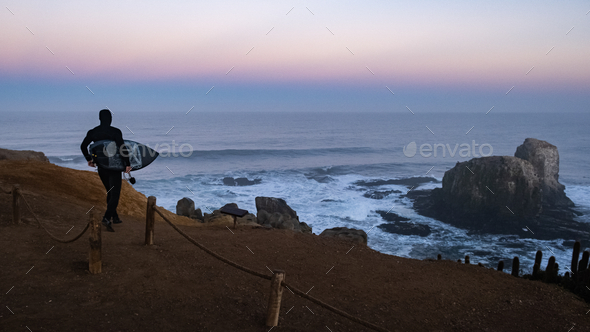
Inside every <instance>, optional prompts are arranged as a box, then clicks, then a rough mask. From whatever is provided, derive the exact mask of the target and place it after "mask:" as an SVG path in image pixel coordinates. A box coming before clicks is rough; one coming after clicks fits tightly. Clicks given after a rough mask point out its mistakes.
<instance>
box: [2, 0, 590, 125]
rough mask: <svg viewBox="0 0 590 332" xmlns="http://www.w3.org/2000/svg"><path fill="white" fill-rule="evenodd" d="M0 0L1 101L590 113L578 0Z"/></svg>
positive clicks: (55, 105) (588, 43)
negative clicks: (192, 0)
mask: <svg viewBox="0 0 590 332" xmlns="http://www.w3.org/2000/svg"><path fill="white" fill-rule="evenodd" d="M2 7H5V8H0V27H1V28H0V45H1V50H0V99H1V100H2V103H0V111H5V110H17V111H20V110H22V111H27V110H44V109H45V110H48V111H52V110H80V111H90V110H92V111H96V110H98V109H100V108H105V107H107V106H108V107H109V108H111V109H112V110H113V111H114V112H116V111H162V110H165V111H170V112H180V113H183V112H187V111H188V110H189V109H191V108H192V107H193V106H194V109H193V110H192V111H194V112H199V111H232V112H235V111H330V112H341V111H345V112H364V111H371V112H375V111H377V112H410V111H409V110H408V108H409V109H411V110H412V111H413V112H469V113H482V114H485V113H486V112H487V111H488V110H489V109H490V108H491V107H492V106H494V110H493V111H492V112H493V113H501V112H585V111H589V110H590V109H589V108H590V106H589V105H590V95H589V94H588V91H590V65H589V60H588V59H590V14H588V11H590V4H588V2H586V1H569V2H567V3H565V2H542V3H540V2H537V1H519V2H511V1H495V2H489V1H452V2H451V1H445V2H440V1H420V2H419V3H416V2H411V1H403V2H386V1H362V2H359V1H321V2H292V3H291V2H279V1H256V2H252V1H249V2H241V1H221V2H215V1H212V2H204V1H203V2H188V1H166V2H149V3H148V2H142V1H125V2H121V1H101V2H92V3H88V2H76V1H60V2H47V1H28V2H26V4H24V3H22V2H19V1H5V2H4V5H3V6H2ZM572 27H573V29H572ZM66 66H67V68H66ZM533 66H534V68H533ZM68 68H69V69H68ZM531 69H532V70H531ZM72 73H73V74H72ZM527 73H528V74H527ZM212 87H214V88H212ZM513 87H514V88H513ZM510 89H512V90H510ZM390 90H391V91H390ZM91 91H92V92H91ZM508 91H510V92H509V93H508V94H506V93H507V92H508ZM207 92H208V93H207ZM392 93H394V94H392ZM406 106H407V107H406ZM493 113H492V114H493Z"/></svg>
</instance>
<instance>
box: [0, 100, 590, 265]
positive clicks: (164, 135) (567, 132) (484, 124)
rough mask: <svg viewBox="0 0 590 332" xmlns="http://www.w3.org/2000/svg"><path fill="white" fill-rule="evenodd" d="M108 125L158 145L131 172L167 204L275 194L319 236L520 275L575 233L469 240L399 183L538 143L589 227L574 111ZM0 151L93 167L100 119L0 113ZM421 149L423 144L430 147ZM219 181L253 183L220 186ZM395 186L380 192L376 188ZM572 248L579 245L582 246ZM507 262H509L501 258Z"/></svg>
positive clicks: (130, 116)
mask: <svg viewBox="0 0 590 332" xmlns="http://www.w3.org/2000/svg"><path fill="white" fill-rule="evenodd" d="M113 111H114V114H113V126H115V127H118V128H120V129H121V130H122V132H123V135H124V138H125V139H129V140H134V141H138V142H141V143H144V144H146V145H148V146H150V147H152V148H155V149H156V150H158V151H159V152H160V154H161V155H160V157H158V159H157V160H156V161H155V162H154V163H153V164H151V165H150V166H148V167H147V168H145V169H142V170H139V171H136V172H133V176H134V177H135V178H136V180H137V183H136V184H135V186H134V187H135V188H136V189H137V190H138V191H140V192H142V193H143V194H145V195H146V196H149V195H153V196H156V197H157V199H158V205H161V206H163V207H164V208H166V209H168V210H170V211H175V206H176V202H177V201H178V200H179V199H181V198H183V197H189V198H191V199H192V200H194V201H195V205H196V207H199V208H201V209H202V210H203V212H208V210H214V209H217V208H219V207H221V206H223V205H224V204H226V203H230V202H233V203H237V204H238V205H239V207H240V208H243V209H247V210H249V211H250V212H252V213H256V207H255V203H254V199H255V197H256V196H271V197H279V198H283V199H285V200H286V201H287V203H288V204H289V205H290V206H291V207H292V208H293V209H294V210H296V211H297V214H298V215H299V219H300V220H301V221H304V222H306V223H307V224H309V225H310V226H312V228H313V233H315V234H319V233H321V232H322V231H323V230H324V229H326V228H332V227H351V228H358V229H363V230H365V231H366V232H368V245H369V246H370V247H371V248H373V249H375V250H377V251H380V252H382V253H386V254H392V255H398V256H403V257H410V258H417V259H425V258H436V256H437V254H439V253H440V254H442V256H443V258H445V259H447V258H448V259H453V260H457V259H459V258H461V259H462V258H464V256H465V255H469V256H470V257H471V262H473V263H479V262H481V263H483V264H486V265H487V266H490V267H495V266H496V265H497V263H498V261H499V260H508V261H510V260H511V259H512V258H513V257H514V256H519V258H520V262H521V268H522V269H523V271H524V272H525V273H530V270H532V265H533V261H534V257H535V252H536V251H537V250H543V252H544V256H543V258H544V260H543V266H544V265H545V264H546V262H547V259H548V258H549V256H551V255H552V254H551V252H549V250H548V249H550V250H551V251H552V252H553V254H554V255H555V257H556V259H557V262H558V263H559V266H560V268H561V270H562V271H561V272H564V271H567V270H565V267H566V266H568V265H569V262H570V260H571V250H572V249H571V248H572V240H573V239H558V240H551V241H541V240H536V239H534V236H533V238H527V239H521V238H519V237H517V236H515V235H513V234H503V235H468V234H467V232H466V231H465V230H462V229H458V228H455V227H452V226H449V225H447V224H444V223H442V222H439V221H437V220H434V219H431V218H427V217H423V216H420V215H418V214H416V212H415V211H414V210H413V209H412V204H411V202H410V201H409V200H408V199H407V198H404V197H402V195H403V194H405V193H406V192H407V191H408V190H410V189H411V190H414V189H426V188H435V187H440V186H441V183H440V181H441V180H442V177H443V175H444V172H445V171H446V170H448V169H449V168H451V167H453V166H454V165H455V163H456V162H458V161H466V160H469V159H471V158H474V157H479V156H481V155H509V156H513V155H514V152H515V151H516V148H517V146H519V145H520V144H522V143H523V141H524V140H525V138H527V137H533V138H538V139H542V140H546V141H548V142H550V143H552V144H554V145H556V146H557V148H558V150H559V154H560V182H561V183H563V184H564V185H565V186H566V193H567V195H568V197H570V198H571V199H572V200H573V201H574V203H575V204H576V206H577V209H578V210H579V211H581V212H583V213H584V215H583V216H581V217H578V220H579V221H580V222H584V223H590V200H589V198H590V177H589V175H588V172H587V169H588V165H589V164H590V144H589V143H590V142H589V137H590V136H589V135H588V134H587V125H588V123H590V115H589V114H580V113H538V114H531V113H516V114H510V113H494V112H493V111H492V112H490V113H489V114H487V115H486V114H485V112H481V113H477V114H475V113H444V114H437V113H429V114H420V113H416V114H412V113H410V112H407V113H305V112H301V113H281V112H274V113H270V112H269V113H205V112H198V111H196V110H193V111H191V112H189V113H188V114H186V111H178V112H173V111H165V112H164V111H163V112H147V113H130V112H124V111H118V110H113ZM2 117H3V119H2V122H1V123H0V142H1V143H0V147H2V148H8V149H17V150H36V151H42V152H44V153H45V154H46V155H47V156H48V158H49V160H50V161H51V162H52V163H55V164H57V165H60V166H64V167H69V168H74V169H81V170H92V169H91V168H89V167H88V166H87V165H86V162H85V160H84V158H83V157H82V154H81V152H80V143H81V142H82V139H83V138H84V136H85V134H86V131H87V130H89V129H91V128H92V127H94V126H96V125H98V110H96V111H94V110H93V111H81V112H77V113H67V112H49V111H44V112H41V111H30V112H18V113H17V112H3V114H2ZM429 147H430V148H429ZM224 177H233V178H239V177H245V178H248V179H249V180H256V179H258V180H259V183H257V184H255V185H250V186H226V185H224V184H223V178H224ZM412 177H432V178H433V179H434V181H433V182H428V183H425V184H422V185H419V186H417V187H416V188H410V187H408V186H402V185H383V186H378V187H368V186H366V185H364V182H366V181H373V180H389V179H406V178H412ZM375 190H376V191H381V192H382V191H394V190H396V191H399V192H401V193H397V192H393V193H391V194H389V195H388V196H386V197H384V198H382V199H376V198H375V196H371V194H372V193H373V192H374V191H375ZM378 210H385V211H388V210H391V212H394V213H396V214H398V215H400V216H403V217H406V218H410V219H411V221H412V222H419V223H423V224H427V225H429V226H430V227H431V229H432V233H431V234H430V235H429V236H427V237H420V236H405V235H398V234H391V233H387V232H384V231H382V230H381V229H380V228H378V227H376V226H378V225H380V224H384V223H386V221H384V220H383V219H382V218H381V216H380V215H379V214H378V213H377V212H376V211H378ZM588 245H590V244H587V243H582V248H583V249H584V248H587V247H588ZM506 263H508V264H507V266H510V263H509V262H506Z"/></svg>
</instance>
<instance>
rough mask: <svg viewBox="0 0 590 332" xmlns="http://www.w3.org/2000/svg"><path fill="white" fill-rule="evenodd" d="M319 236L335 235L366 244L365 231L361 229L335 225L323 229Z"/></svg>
mask: <svg viewBox="0 0 590 332" xmlns="http://www.w3.org/2000/svg"><path fill="white" fill-rule="evenodd" d="M320 236H325V237H335V238H338V239H344V240H348V241H352V242H354V243H359V244H364V245H366V244H367V233H365V231H363V230H361V229H354V228H346V227H335V228H328V229H326V230H324V231H323V232H322V233H321V234H320Z"/></svg>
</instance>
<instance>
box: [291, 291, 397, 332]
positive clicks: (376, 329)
mask: <svg viewBox="0 0 590 332" xmlns="http://www.w3.org/2000/svg"><path fill="white" fill-rule="evenodd" d="M281 286H283V287H288V289H290V290H291V291H292V292H293V293H295V294H297V295H299V296H301V297H302V298H304V299H307V300H310V301H311V302H313V303H315V304H317V305H319V306H320V307H324V308H325V309H328V310H330V311H332V312H334V313H336V314H338V315H340V316H342V317H345V318H348V319H350V320H351V321H353V322H356V323H359V324H361V325H363V326H365V327H368V328H370V329H372V330H375V331H379V332H389V330H386V329H384V328H382V327H379V326H377V325H375V324H372V323H369V322H367V321H365V320H362V319H360V318H358V317H355V316H353V315H351V314H348V313H346V312H344V311H342V310H340V309H338V308H334V307H332V306H331V305H329V304H327V303H324V302H322V301H321V300H319V299H316V298H315V297H313V296H310V295H307V294H305V292H303V291H301V290H299V289H297V288H295V287H293V286H291V285H289V284H287V283H285V282H281Z"/></svg>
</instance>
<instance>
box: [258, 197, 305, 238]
mask: <svg viewBox="0 0 590 332" xmlns="http://www.w3.org/2000/svg"><path fill="white" fill-rule="evenodd" d="M256 210H257V215H256V216H257V223H259V224H260V225H263V226H270V227H272V228H278V229H290V230H294V231H297V232H303V233H311V227H310V226H309V225H307V224H306V223H304V222H300V221H299V217H298V216H297V212H295V210H293V209H292V208H291V207H290V206H289V205H287V202H285V200H284V199H281V198H274V197H256Z"/></svg>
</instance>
